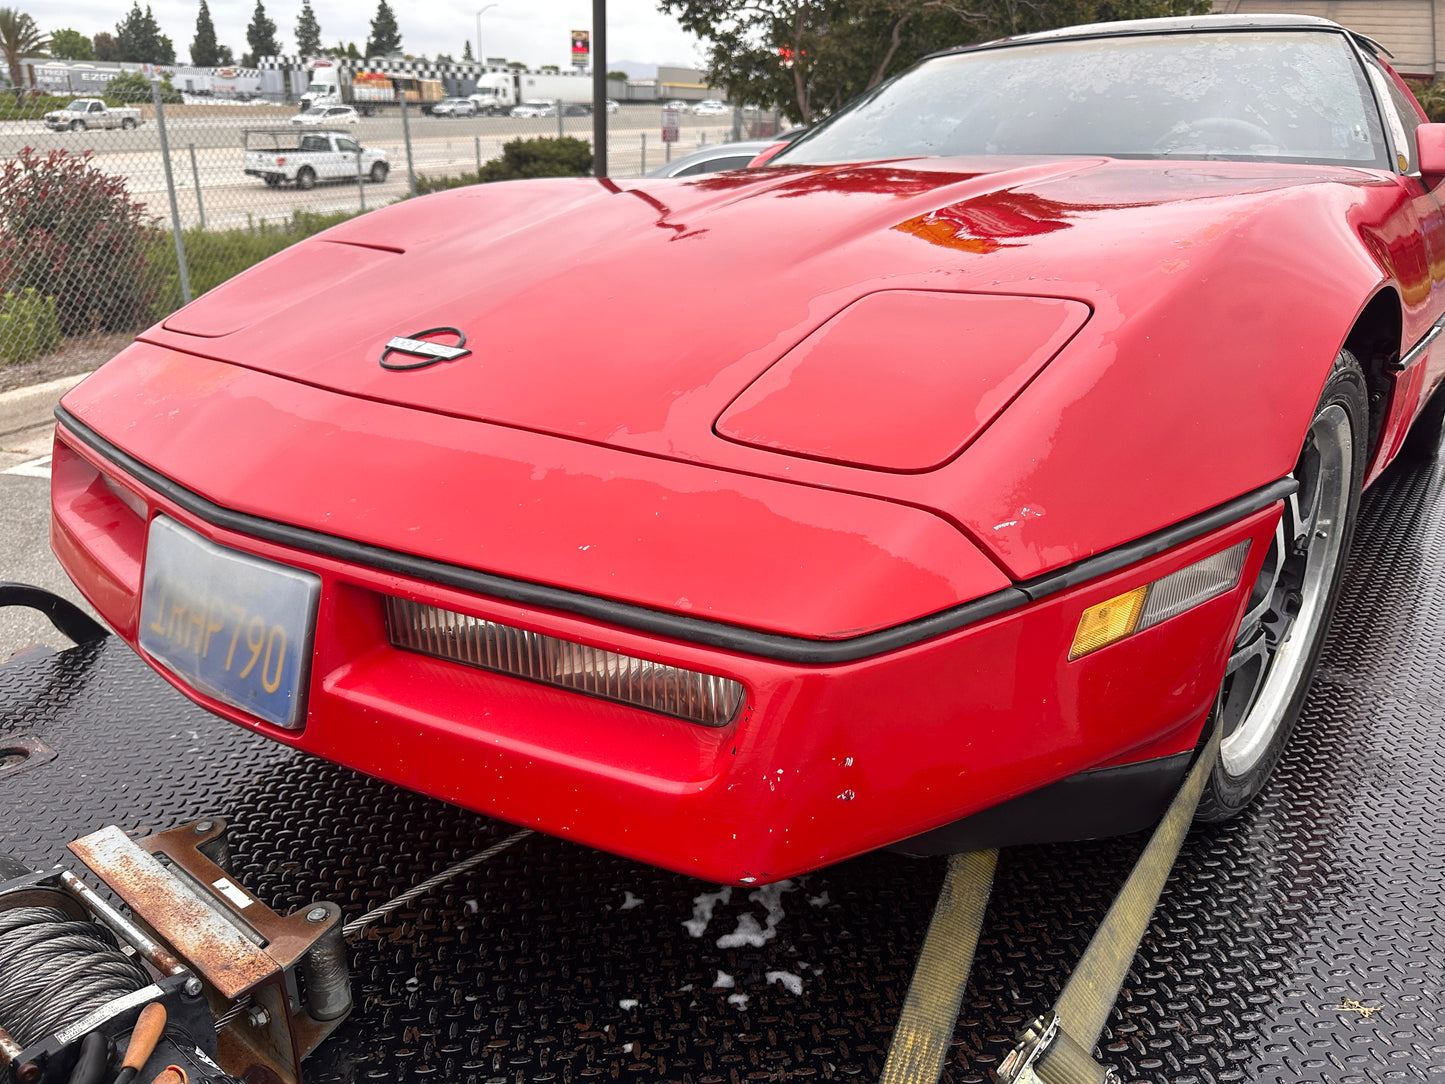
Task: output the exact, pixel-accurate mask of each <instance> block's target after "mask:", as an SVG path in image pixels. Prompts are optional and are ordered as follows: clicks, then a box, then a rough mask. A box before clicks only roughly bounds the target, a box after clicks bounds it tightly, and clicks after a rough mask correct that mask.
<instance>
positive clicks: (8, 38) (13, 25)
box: [0, 8, 50, 105]
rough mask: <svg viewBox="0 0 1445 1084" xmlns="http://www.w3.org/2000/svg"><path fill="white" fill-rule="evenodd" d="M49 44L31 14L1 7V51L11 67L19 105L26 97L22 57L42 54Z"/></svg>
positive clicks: (12, 83)
mask: <svg viewBox="0 0 1445 1084" xmlns="http://www.w3.org/2000/svg"><path fill="white" fill-rule="evenodd" d="M49 44H50V38H49V36H48V35H45V34H42V33H41V32H40V28H39V27H38V26H36V25H35V20H34V19H32V18H31V17H30V16H29V15H27V14H25V13H24V12H23V11H16V10H15V9H14V8H0V52H3V53H4V54H5V66H6V67H7V68H9V69H10V83H11V85H12V86H13V87H14V88H15V104H17V105H19V104H20V101H21V99H22V98H24V97H25V87H24V86H23V85H22V84H23V82H24V75H23V74H22V73H21V71H20V58H21V57H27V56H37V55H41V54H43V53H44V52H45V47H46V46H47V45H49Z"/></svg>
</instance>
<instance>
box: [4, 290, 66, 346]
mask: <svg viewBox="0 0 1445 1084" xmlns="http://www.w3.org/2000/svg"><path fill="white" fill-rule="evenodd" d="M59 345H60V321H59V319H57V318H56V315H55V298H53V297H43V296H41V294H40V293H38V292H37V291H36V289H35V287H33V286H27V287H26V288H25V289H23V290H21V291H20V292H19V293H9V294H6V295H5V296H4V297H0V365H9V364H11V363H13V362H20V361H29V360H30V359H31V358H38V357H40V356H41V355H42V354H48V353H50V352H51V351H52V350H54V349H55V348H56V347H57V346H59Z"/></svg>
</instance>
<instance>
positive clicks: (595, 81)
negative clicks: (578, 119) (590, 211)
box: [592, 0, 607, 177]
mask: <svg viewBox="0 0 1445 1084" xmlns="http://www.w3.org/2000/svg"><path fill="white" fill-rule="evenodd" d="M592 175H593V176H594V177H605V176H607V0H592Z"/></svg>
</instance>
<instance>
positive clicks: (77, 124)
mask: <svg viewBox="0 0 1445 1084" xmlns="http://www.w3.org/2000/svg"><path fill="white" fill-rule="evenodd" d="M70 130H71V131H72V132H83V131H85V121H83V120H73V121H71V122H70Z"/></svg>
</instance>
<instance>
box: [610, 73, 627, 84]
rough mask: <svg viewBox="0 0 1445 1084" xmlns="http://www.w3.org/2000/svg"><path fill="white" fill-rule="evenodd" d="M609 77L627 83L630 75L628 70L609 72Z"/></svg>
mask: <svg viewBox="0 0 1445 1084" xmlns="http://www.w3.org/2000/svg"><path fill="white" fill-rule="evenodd" d="M607 78H608V79H611V80H614V81H615V82H619V83H625V82H627V79H628V75H627V73H626V72H608V73H607Z"/></svg>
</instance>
